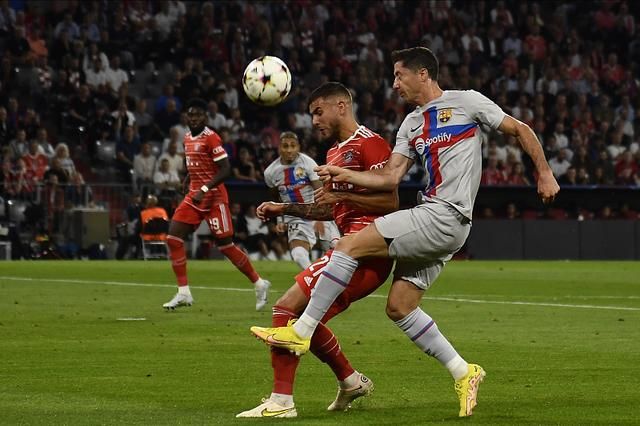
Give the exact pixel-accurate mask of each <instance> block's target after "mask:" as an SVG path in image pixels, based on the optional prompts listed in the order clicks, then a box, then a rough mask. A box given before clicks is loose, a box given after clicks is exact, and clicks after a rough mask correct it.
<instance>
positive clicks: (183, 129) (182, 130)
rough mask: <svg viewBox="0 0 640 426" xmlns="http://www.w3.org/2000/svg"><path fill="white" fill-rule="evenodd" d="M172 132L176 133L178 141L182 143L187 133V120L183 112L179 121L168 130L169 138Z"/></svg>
mask: <svg viewBox="0 0 640 426" xmlns="http://www.w3.org/2000/svg"><path fill="white" fill-rule="evenodd" d="M174 130H175V131H176V132H177V133H178V136H177V138H178V140H180V141H183V140H184V136H185V135H186V134H187V132H188V131H189V119H188V117H187V113H186V112H185V111H183V112H181V113H180V121H179V122H178V123H176V124H174V125H173V126H171V129H169V137H171V132H172V131H174Z"/></svg>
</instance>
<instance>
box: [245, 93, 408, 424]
mask: <svg viewBox="0 0 640 426" xmlns="http://www.w3.org/2000/svg"><path fill="white" fill-rule="evenodd" d="M309 110H310V111H311V115H312V117H313V125H314V126H315V127H316V128H317V129H318V130H319V131H320V134H321V136H322V138H323V139H325V140H329V141H335V144H334V145H333V146H332V147H331V149H330V150H329V152H328V153H327V164H331V165H341V167H349V168H351V169H353V170H371V169H377V168H382V167H383V166H384V164H385V163H386V161H387V159H388V158H389V156H390V154H391V148H390V146H389V144H388V143H387V142H386V141H385V140H384V139H383V138H382V137H380V136H379V135H377V134H375V133H374V132H372V131H371V130H369V129H367V128H366V127H364V126H360V125H358V123H357V122H356V120H355V119H354V116H353V109H352V99H351V94H350V92H349V90H348V89H347V88H346V87H345V86H343V85H342V84H340V83H333V82H331V83H325V84H323V85H322V86H320V87H318V88H317V89H316V90H314V91H313V93H312V94H311V96H310V99H309ZM318 191H321V189H320V190H318ZM323 198H324V199H325V203H323V204H317V203H306V204H302V203H300V204H296V203H273V202H268V203H263V204H261V205H260V206H259V207H258V210H257V213H258V216H259V217H260V218H262V219H263V220H266V219H267V218H270V217H276V216H279V215H282V214H286V215H291V216H298V217H302V218H305V219H313V220H332V219H335V221H336V224H337V225H338V228H339V229H340V233H341V234H342V235H349V234H351V233H354V232H357V231H359V230H360V229H362V228H364V227H365V226H367V225H368V224H370V223H372V222H373V220H374V219H375V218H376V217H378V216H381V215H383V214H385V213H389V212H392V211H395V210H397V208H398V194H397V191H393V192H378V193H372V192H370V191H367V190H364V189H362V188H358V187H354V186H349V187H347V186H345V187H343V188H333V190H332V191H327V192H326V193H325V194H324V195H323ZM331 253H332V250H330V251H328V252H327V253H326V254H325V255H324V256H323V257H322V258H320V259H318V260H317V261H316V262H315V263H313V264H311V265H310V266H309V267H308V268H307V269H306V270H304V271H302V272H301V273H300V274H298V275H297V276H296V283H295V284H294V285H293V286H291V288H289V290H287V292H286V293H285V294H284V295H283V296H282V297H281V298H280V299H279V300H278V301H277V302H276V303H275V305H274V306H273V318H272V322H273V325H274V326H277V325H286V324H287V323H288V322H289V321H291V320H293V319H295V318H297V317H298V315H299V314H300V312H302V311H303V310H304V307H305V306H306V305H307V302H308V301H309V298H310V296H311V291H312V289H313V288H314V286H315V283H316V281H317V279H318V277H319V276H320V274H321V273H322V272H323V268H324V265H326V264H327V262H329V259H330V257H331ZM392 266H393V262H392V261H388V260H385V261H382V262H381V261H379V260H375V261H374V262H366V261H365V262H362V263H361V264H360V267H359V268H358V271H357V272H356V273H355V274H354V276H353V279H352V282H351V284H350V285H349V287H347V290H345V291H344V293H342V297H341V298H340V299H338V300H336V301H335V302H334V303H333V305H332V306H331V308H330V309H329V311H328V312H327V314H326V315H325V317H324V318H323V320H322V322H323V323H325V322H327V321H329V320H330V319H331V318H332V317H334V316H335V315H337V314H339V313H340V312H342V311H344V310H345V309H347V308H348V307H349V305H350V304H351V303H352V302H354V301H356V300H359V299H361V298H363V297H365V296H367V295H368V294H370V293H371V292H373V291H374V290H375V289H377V288H378V287H380V286H381V285H382V284H383V283H384V281H385V280H386V279H387V276H388V275H389V273H390V271H391V267H392ZM311 351H312V352H313V353H314V354H315V355H316V356H317V357H318V358H319V359H320V360H321V361H323V362H325V363H327V364H328V365H329V367H331V369H332V370H333V372H334V374H335V375H336V378H337V379H338V383H339V385H338V386H339V387H338V395H337V397H336V399H335V400H334V402H333V403H332V404H331V405H329V407H328V410H331V411H342V410H346V409H347V408H348V407H349V404H350V403H351V402H352V401H353V400H355V399H356V398H358V397H361V396H365V395H368V394H369V393H370V392H371V391H372V390H373V382H372V381H371V380H370V379H369V378H367V377H366V376H365V375H363V374H361V373H359V372H357V371H356V370H354V369H353V367H352V366H351V364H350V363H349V360H348V359H347V358H346V356H345V355H344V353H343V352H342V351H341V348H340V345H339V344H338V341H337V339H336V337H335V335H334V334H333V332H332V331H331V330H330V329H329V328H328V327H326V326H325V325H324V324H321V327H319V328H318V329H317V330H316V333H315V334H314V336H313V340H312V341H311ZM298 363H299V358H298V357H297V356H296V355H294V354H292V353H290V352H289V351H287V350H285V349H281V348H276V347H272V348H271V364H272V367H273V370H274V384H273V391H272V393H271V396H270V397H269V398H268V399H267V400H266V401H264V402H263V403H262V404H260V405H258V406H257V407H255V408H253V409H251V410H248V411H244V412H242V413H240V414H238V415H237V416H236V417H296V416H297V411H296V408H295V405H294V402H293V382H294V378H295V373H296V368H297V366H298Z"/></svg>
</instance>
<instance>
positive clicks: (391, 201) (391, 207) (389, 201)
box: [314, 188, 400, 214]
mask: <svg viewBox="0 0 640 426" xmlns="http://www.w3.org/2000/svg"><path fill="white" fill-rule="evenodd" d="M314 199H315V200H316V203H318V204H329V205H334V204H335V203H347V204H349V205H351V206H353V207H355V208H357V209H359V210H364V211H366V212H368V213H371V214H387V213H391V212H395V211H396V210H398V208H399V206H400V200H399V197H398V189H397V188H396V189H395V190H394V191H392V192H365V193H355V192H340V191H325V190H324V188H319V189H316V191H315V194H314Z"/></svg>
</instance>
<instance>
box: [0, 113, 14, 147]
mask: <svg viewBox="0 0 640 426" xmlns="http://www.w3.org/2000/svg"><path fill="white" fill-rule="evenodd" d="M14 136H15V128H14V127H13V126H12V125H11V124H10V123H9V121H8V120H7V109H6V108H5V107H2V106H0V146H5V145H7V144H8V143H9V141H10V140H11V139H13V137H14Z"/></svg>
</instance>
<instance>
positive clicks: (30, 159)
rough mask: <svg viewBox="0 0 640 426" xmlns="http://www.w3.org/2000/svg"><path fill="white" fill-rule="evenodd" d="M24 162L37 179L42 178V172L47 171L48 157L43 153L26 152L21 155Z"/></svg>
mask: <svg viewBox="0 0 640 426" xmlns="http://www.w3.org/2000/svg"><path fill="white" fill-rule="evenodd" d="M22 159H23V160H24V162H25V164H26V165H27V169H29V170H31V171H32V172H33V173H34V175H35V177H36V179H37V180H42V177H43V176H44V173H45V172H46V171H47V168H48V167H49V159H48V158H47V156H46V155H44V154H36V155H31V154H29V153H26V154H25V155H23V156H22Z"/></svg>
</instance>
